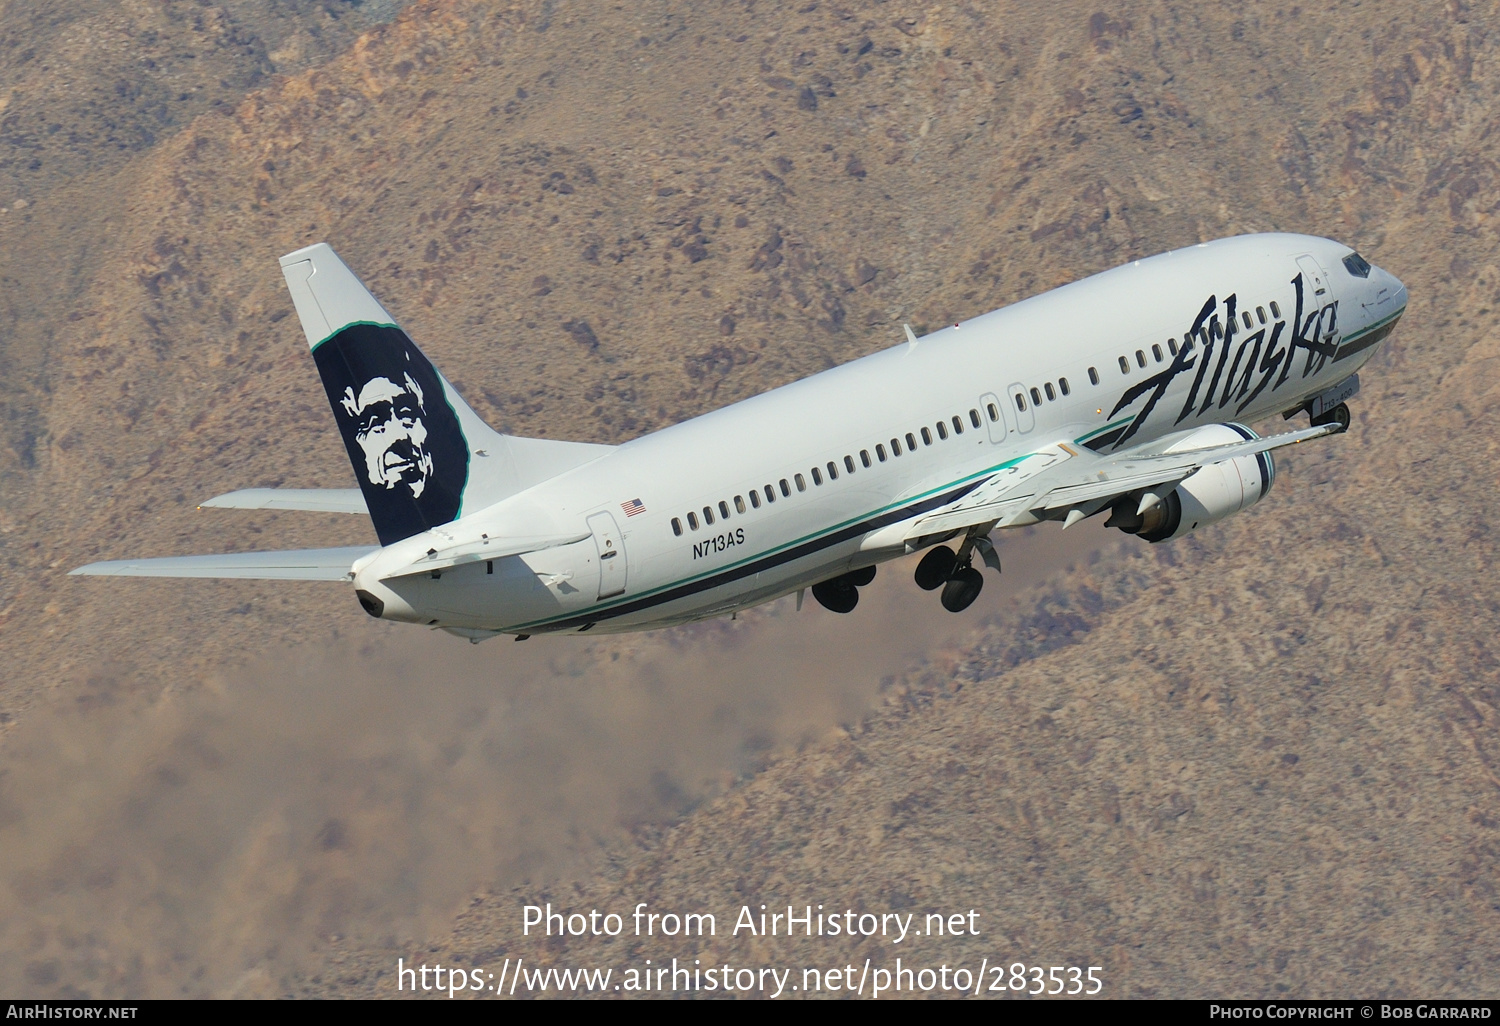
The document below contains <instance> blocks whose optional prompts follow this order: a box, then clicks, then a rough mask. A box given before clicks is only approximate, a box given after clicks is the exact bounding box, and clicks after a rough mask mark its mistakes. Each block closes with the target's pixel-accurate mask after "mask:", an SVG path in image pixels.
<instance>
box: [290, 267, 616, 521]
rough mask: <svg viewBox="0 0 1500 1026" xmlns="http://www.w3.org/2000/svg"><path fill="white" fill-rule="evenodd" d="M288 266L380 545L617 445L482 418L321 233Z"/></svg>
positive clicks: (478, 506)
mask: <svg viewBox="0 0 1500 1026" xmlns="http://www.w3.org/2000/svg"><path fill="white" fill-rule="evenodd" d="M281 271H282V274H284V275H285V276H286V283H287V288H288V289H290V290H291V294H292V302H293V304H295V306H296V308H297V316H298V318H300V319H301V321H302V330H303V333H304V334H306V336H307V344H308V345H309V346H310V347H311V348H312V354H313V360H314V362H315V363H316V364H317V365H318V373H319V375H321V377H322V379H323V388H324V390H325V391H326V392H327V393H328V403H329V405H330V406H331V407H332V408H333V417H334V420H335V421H336V422H337V423H338V426H339V433H340V435H342V436H343V439H344V447H345V448H346V449H347V450H348V452H349V460H350V462H351V463H352V464H353V465H354V473H355V477H356V478H358V480H359V487H360V490H361V491H362V492H363V493H364V497H365V503H366V505H367V506H368V507H369V510H370V519H371V521H372V522H373V523H374V525H375V532H376V534H377V535H378V536H379V537H380V543H381V544H382V545H389V544H391V543H392V542H396V541H400V540H401V539H402V538H409V537H410V536H412V535H414V534H419V533H421V532H422V531H425V530H427V529H429V528H432V527H437V526H439V525H441V524H446V523H448V522H449V521H451V520H455V519H457V518H458V517H459V516H461V515H462V514H463V513H465V512H473V511H474V510H478V509H481V508H483V507H484V506H488V505H490V504H492V503H495V502H498V501H500V500H501V499H504V498H506V497H508V496H510V495H514V494H515V493H516V492H519V491H521V490H522V489H524V488H528V487H530V486H531V485H533V484H535V483H537V482H539V481H543V480H546V479H547V478H549V477H552V476H555V475H556V474H560V473H562V472H564V471H566V470H570V469H572V468H573V467H576V466H580V465H582V464H583V463H586V462H589V461H590V460H592V459H596V458H598V457H599V456H600V455H603V454H604V453H606V452H608V451H609V450H610V448H611V447H610V446H602V445H584V444H578V443H573V442H554V441H551V440H548V439H532V438H515V437H511V436H506V435H501V434H499V433H498V432H496V431H495V430H494V429H492V428H491V427H490V426H489V425H487V424H485V423H484V421H482V420H480V419H479V416H478V414H476V413H475V412H474V411H473V410H472V409H470V408H469V405H468V404H467V403H466V402H464V400H463V398H462V397H461V396H460V395H459V394H458V393H457V392H456V391H454V389H453V386H452V385H450V384H449V383H448V382H447V381H446V380H445V379H444V378H443V376H442V375H441V374H439V373H438V370H437V368H436V367H434V366H433V365H432V363H431V362H430V361H429V360H428V359H427V357H425V356H423V355H422V351H421V350H420V349H418V348H417V346H416V344H415V343H414V342H412V340H411V339H410V338H408V337H407V335H406V333H405V332H404V331H402V330H401V328H400V327H399V326H398V325H397V324H396V322H395V319H394V318H393V317H391V315H390V314H389V313H387V312H386V311H385V308H384V307H382V306H381V305H380V303H379V302H377V301H376V299H375V297H374V296H372V295H371V294H370V292H369V290H368V289H366V288H365V287H364V285H363V284H361V283H360V280H359V279H358V278H357V277H355V275H354V272H353V271H351V270H349V268H348V267H347V266H346V265H345V264H344V262H343V261H342V260H340V259H339V258H338V254H336V253H334V251H333V250H332V248H330V247H329V246H328V245H327V244H326V243H318V244H317V245H314V246H308V247H307V248H305V249H299V250H297V251H296V252H295V253H288V254H287V255H286V256H284V257H282V258H281Z"/></svg>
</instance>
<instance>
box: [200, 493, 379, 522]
mask: <svg viewBox="0 0 1500 1026" xmlns="http://www.w3.org/2000/svg"><path fill="white" fill-rule="evenodd" d="M201 506H211V507H214V508H215V509H295V510H303V511H306V512H309V513H364V514H365V515H367V516H368V515H369V512H370V510H369V507H367V506H366V505H365V497H364V494H363V493H362V492H361V491H360V490H359V489H358V488H241V489H240V490H239V491H237V492H225V493H224V494H223V495H215V496H214V497H213V498H212V499H209V500H207V501H206V502H204V503H202V504H201ZM201 506H200V508H201Z"/></svg>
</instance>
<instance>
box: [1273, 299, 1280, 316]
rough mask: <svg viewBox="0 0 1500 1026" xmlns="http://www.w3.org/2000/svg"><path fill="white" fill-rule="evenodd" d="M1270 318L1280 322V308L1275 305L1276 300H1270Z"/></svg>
mask: <svg viewBox="0 0 1500 1026" xmlns="http://www.w3.org/2000/svg"><path fill="white" fill-rule="evenodd" d="M1271 316H1272V317H1274V318H1276V319H1277V320H1278V321H1279V320H1281V307H1279V306H1277V305H1276V300H1274V299H1273V300H1271Z"/></svg>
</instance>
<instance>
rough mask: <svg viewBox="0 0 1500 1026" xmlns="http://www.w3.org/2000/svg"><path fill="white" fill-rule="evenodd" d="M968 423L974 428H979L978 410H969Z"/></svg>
mask: <svg viewBox="0 0 1500 1026" xmlns="http://www.w3.org/2000/svg"><path fill="white" fill-rule="evenodd" d="M969 423H970V424H973V425H974V426H975V427H976V428H977V427H978V426H979V411H978V410H970V411H969Z"/></svg>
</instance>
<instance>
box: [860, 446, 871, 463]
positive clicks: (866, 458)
mask: <svg viewBox="0 0 1500 1026" xmlns="http://www.w3.org/2000/svg"><path fill="white" fill-rule="evenodd" d="M859 462H861V463H863V464H864V465H865V466H866V467H868V466H869V465H870V450H869V449H861V450H859Z"/></svg>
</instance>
